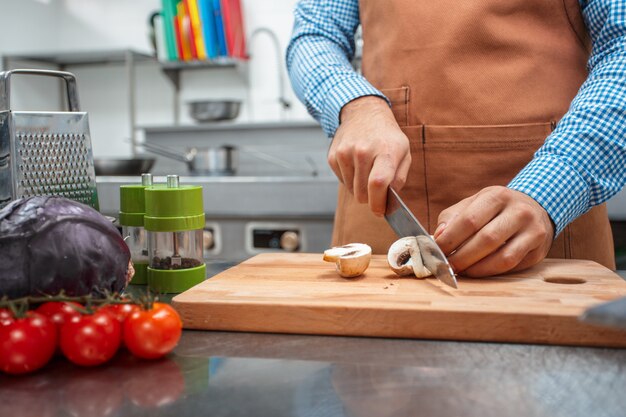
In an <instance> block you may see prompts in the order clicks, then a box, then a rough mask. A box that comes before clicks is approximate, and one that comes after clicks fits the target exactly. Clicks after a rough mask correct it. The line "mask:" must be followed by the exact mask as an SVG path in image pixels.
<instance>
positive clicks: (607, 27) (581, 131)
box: [509, 0, 626, 236]
mask: <svg viewBox="0 0 626 417" xmlns="http://www.w3.org/2000/svg"><path fill="white" fill-rule="evenodd" d="M581 7H582V11H583V16H584V18H585V23H586V25H587V28H588V30H589V34H590V36H591V39H592V41H593V50H592V54H591V58H590V59H589V62H588V69H589V76H588V78H587V80H586V81H585V83H584V84H583V85H582V87H581V88H580V91H579V92H578V95H577V96H576V97H575V98H574V101H573V102H572V104H571V106H570V109H569V111H568V112H567V113H566V114H565V116H564V117H563V118H562V119H561V121H560V123H559V124H558V126H557V128H556V129H555V130H554V132H553V133H552V134H551V135H550V136H549V137H548V138H547V139H546V142H545V144H544V145H543V146H542V147H541V148H540V149H539V150H538V151H537V152H536V154H535V156H534V158H533V160H532V161H531V162H530V163H529V164H528V165H527V166H526V167H525V168H524V169H523V170H522V171H521V172H520V173H519V174H518V175H517V176H516V177H515V178H514V179H513V181H512V182H511V183H510V184H509V187H510V188H512V189H515V190H518V191H521V192H523V193H525V194H528V195H529V196H531V197H532V198H534V199H535V200H536V201H537V202H538V203H539V204H541V205H542V206H543V207H544V209H545V210H546V211H547V212H548V214H549V215H550V217H551V218H552V221H553V222H554V224H555V226H556V230H555V236H556V235H557V234H559V233H560V232H561V231H562V230H563V229H564V228H565V226H566V225H567V224H569V223H570V222H572V221H573V220H574V219H576V218H577V217H578V216H580V215H582V214H584V213H585V212H587V211H588V210H589V209H590V208H591V207H593V206H595V205H597V204H601V203H603V202H604V201H606V200H608V199H609V198H610V197H612V196H613V195H614V194H616V193H617V192H619V191H620V190H621V189H622V187H623V186H624V183H625V182H626V2H624V1H623V0H595V1H581Z"/></svg>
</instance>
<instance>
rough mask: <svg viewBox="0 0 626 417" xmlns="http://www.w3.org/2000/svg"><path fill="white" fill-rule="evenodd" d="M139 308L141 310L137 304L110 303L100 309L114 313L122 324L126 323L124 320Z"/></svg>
mask: <svg viewBox="0 0 626 417" xmlns="http://www.w3.org/2000/svg"><path fill="white" fill-rule="evenodd" d="M138 310H140V308H139V306H138V305H137V304H109V305H105V306H103V307H100V311H106V312H107V313H109V314H112V315H113V317H115V318H116V319H117V321H119V322H120V324H122V323H124V320H126V318H127V317H128V316H130V315H131V313H133V312H135V311H138Z"/></svg>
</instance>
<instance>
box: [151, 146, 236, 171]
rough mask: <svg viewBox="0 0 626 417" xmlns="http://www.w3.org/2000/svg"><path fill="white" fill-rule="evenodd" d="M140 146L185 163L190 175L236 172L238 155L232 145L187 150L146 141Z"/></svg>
mask: <svg viewBox="0 0 626 417" xmlns="http://www.w3.org/2000/svg"><path fill="white" fill-rule="evenodd" d="M141 146H143V147H144V148H145V149H146V150H148V151H149V152H152V153H155V154H157V155H161V156H165V157H166V158H171V159H174V160H176V161H180V162H184V163H186V164H187V168H188V169H189V173H190V174H191V175H235V173H236V172H237V164H238V161H239V160H238V156H239V155H238V151H237V148H236V147H234V146H217V147H202V148H190V149H188V150H187V152H178V151H175V150H173V149H170V148H166V147H164V146H160V145H155V144H153V143H147V142H144V143H143V144H142V145H141Z"/></svg>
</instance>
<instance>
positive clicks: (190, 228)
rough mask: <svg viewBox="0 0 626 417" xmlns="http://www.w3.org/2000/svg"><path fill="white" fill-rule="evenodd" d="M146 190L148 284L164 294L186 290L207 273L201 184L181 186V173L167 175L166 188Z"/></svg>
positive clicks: (149, 188)
mask: <svg viewBox="0 0 626 417" xmlns="http://www.w3.org/2000/svg"><path fill="white" fill-rule="evenodd" d="M145 193H146V195H145V197H146V215H145V217H144V225H145V228H146V232H147V234H148V256H149V265H148V286H150V288H151V289H153V290H155V291H157V292H161V293H179V292H183V291H185V290H187V289H189V288H191V287H193V286H194V285H196V284H199V283H200V282H202V281H203V280H204V279H205V276H206V265H205V264H204V262H203V258H202V235H203V229H204V206H203V204H202V187H200V186H191V185H180V184H179V180H178V175H168V176H167V186H166V187H163V186H153V187H148V188H146V192H145Z"/></svg>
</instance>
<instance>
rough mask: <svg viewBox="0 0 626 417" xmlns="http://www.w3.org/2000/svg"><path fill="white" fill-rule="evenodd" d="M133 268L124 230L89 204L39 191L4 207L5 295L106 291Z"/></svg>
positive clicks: (0, 277)
mask: <svg viewBox="0 0 626 417" xmlns="http://www.w3.org/2000/svg"><path fill="white" fill-rule="evenodd" d="M132 273H133V271H132V265H131V264H130V251H129V249H128V246H127V245H126V243H125V242H124V240H123V239H122V236H121V235H120V233H119V231H118V230H117V228H116V227H115V226H114V225H113V224H112V223H111V222H110V221H109V220H108V219H107V218H106V217H104V216H103V215H102V214H100V213H99V212H98V211H96V210H94V209H93V208H91V207H89V206H86V205H84V204H81V203H78V202H76V201H72V200H68V199H66V198H62V197H50V196H37V197H29V198H23V199H19V200H16V201H13V202H11V203H10V204H9V205H7V206H6V207H4V208H3V209H2V210H0V296H8V297H10V298H16V297H22V296H27V295H33V296H37V295H43V294H46V295H55V294H58V293H59V292H60V291H65V293H66V294H67V295H71V296H79V295H87V294H92V295H94V296H102V295H103V294H105V293H106V292H107V291H108V292H121V291H122V290H123V289H124V288H125V287H126V285H127V282H128V280H130V278H131V277H132Z"/></svg>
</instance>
